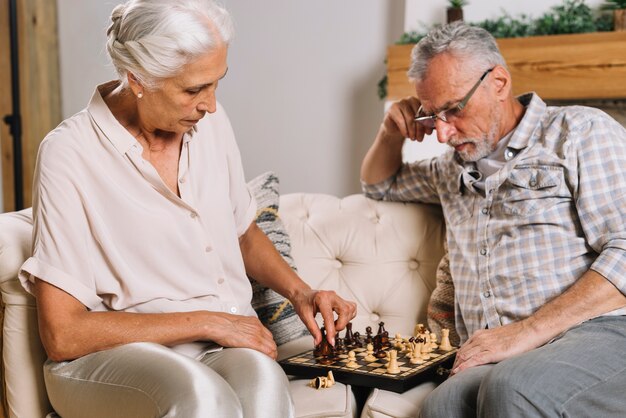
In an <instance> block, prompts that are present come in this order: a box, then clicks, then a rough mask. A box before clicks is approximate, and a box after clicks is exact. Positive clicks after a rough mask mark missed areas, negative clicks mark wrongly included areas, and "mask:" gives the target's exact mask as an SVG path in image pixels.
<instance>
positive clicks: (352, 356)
mask: <svg viewBox="0 0 626 418" xmlns="http://www.w3.org/2000/svg"><path fill="white" fill-rule="evenodd" d="M346 367H349V368H351V369H356V368H358V367H359V363H357V362H356V353H355V352H354V350H351V351H350V352H349V353H348V363H347V364H346Z"/></svg>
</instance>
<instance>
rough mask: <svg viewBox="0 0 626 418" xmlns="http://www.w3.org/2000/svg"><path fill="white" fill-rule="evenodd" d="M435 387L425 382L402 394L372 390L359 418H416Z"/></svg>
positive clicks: (432, 383)
mask: <svg viewBox="0 0 626 418" xmlns="http://www.w3.org/2000/svg"><path fill="white" fill-rule="evenodd" d="M436 386H437V385H436V384H435V383H434V382H425V383H422V384H420V385H417V386H416V387H414V388H412V389H409V390H407V391H406V392H404V393H402V394H400V393H394V392H389V391H386V390H380V389H374V390H373V391H372V393H371V394H370V396H369V397H368V398H367V401H366V402H365V406H364V407H363V411H362V412H361V418H409V417H418V416H419V413H420V410H421V408H422V404H423V403H424V399H425V398H426V396H428V394H429V393H430V392H432V391H433V389H435V387H436Z"/></svg>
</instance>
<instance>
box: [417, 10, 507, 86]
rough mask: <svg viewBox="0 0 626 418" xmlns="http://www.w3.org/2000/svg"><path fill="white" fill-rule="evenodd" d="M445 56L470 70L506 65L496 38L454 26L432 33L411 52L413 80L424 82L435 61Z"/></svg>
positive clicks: (443, 27) (436, 29) (435, 30)
mask: <svg viewBox="0 0 626 418" xmlns="http://www.w3.org/2000/svg"><path fill="white" fill-rule="evenodd" d="M444 52H446V53H449V54H451V55H452V56H454V57H456V58H458V59H461V60H464V61H465V63H466V64H468V66H470V67H481V69H483V71H484V70H486V69H488V68H491V67H494V66H495V65H501V66H503V67H505V68H506V62H505V61H504V58H503V57H502V54H501V53H500V50H499V49H498V44H496V40H495V38H494V37H493V36H492V35H491V34H490V33H489V32H487V31H486V30H484V29H482V28H479V27H476V26H469V25H466V24H464V23H463V22H454V23H451V24H448V25H443V26H438V27H436V28H434V29H432V30H431V31H430V32H428V34H427V35H426V36H425V37H424V38H422V39H421V40H420V41H419V42H418V43H417V45H415V47H413V51H412V52H411V67H410V68H409V71H408V72H407V75H408V76H409V78H411V79H412V80H415V81H420V80H422V79H423V78H424V76H425V74H426V71H427V70H428V65H429V64H430V62H431V60H432V59H433V58H435V57H436V56H437V55H439V54H443V53H444Z"/></svg>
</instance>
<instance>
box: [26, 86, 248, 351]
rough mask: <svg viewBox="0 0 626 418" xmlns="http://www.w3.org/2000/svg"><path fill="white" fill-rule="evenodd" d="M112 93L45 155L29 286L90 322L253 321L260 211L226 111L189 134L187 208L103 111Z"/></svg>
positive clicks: (184, 165) (69, 125)
mask: <svg viewBox="0 0 626 418" xmlns="http://www.w3.org/2000/svg"><path fill="white" fill-rule="evenodd" d="M111 83H115V82H111ZM111 83H107V84H103V85H101V86H98V88H97V89H96V91H95V92H94V95H93V97H92V99H91V101H90V103H89V105H88V107H87V109H85V110H83V111H81V112H79V113H77V114H76V115H74V116H72V117H71V118H69V119H67V120H65V121H64V122H63V123H61V125H59V126H58V127H57V128H56V129H54V130H53V131H52V132H50V134H48V136H47V137H46V138H45V139H44V141H43V142H42V143H41V146H40V149H39V156H38V159H37V167H36V172H35V187H34V196H33V202H34V203H33V213H34V229H33V255H32V257H31V258H29V259H28V260H27V261H26V262H25V263H24V265H23V266H22V269H21V271H20V274H19V278H20V281H21V283H22V285H23V286H24V287H25V289H26V290H27V291H32V289H31V287H32V283H33V280H34V277H38V278H40V279H41V280H44V281H46V282H49V283H51V284H52V285H54V286H56V287H58V288H60V289H62V290H64V291H65V292H67V293H69V294H70V295H72V296H74V297H75V298H76V299H78V300H79V301H80V302H81V303H83V304H84V305H85V306H86V307H87V308H88V309H90V310H93V311H126V312H141V313H153V312H187V311H193V310H208V311H221V312H229V313H233V314H240V315H255V312H254V310H253V309H252V307H251V305H250V299H251V297H252V290H251V286H250V283H249V281H248V278H247V277H246V273H245V269H244V264H243V259H242V256H241V251H240V248H239V241H238V237H239V236H241V235H242V234H243V233H244V232H245V231H246V229H247V228H248V226H249V225H250V224H251V222H252V221H253V219H254V215H255V212H256V203H255V201H254V199H253V198H252V196H251V195H250V192H249V191H248V189H247V187H246V184H245V179H244V174H243V169H242V165H241V159H240V154H239V149H238V148H237V144H236V143H235V137H234V134H233V131H232V128H231V125H230V122H229V120H228V117H227V116H226V113H225V112H224V109H223V108H222V107H221V106H220V105H218V108H217V111H216V112H215V113H214V114H207V115H206V116H205V117H204V118H203V119H202V120H201V121H200V122H198V124H197V126H196V129H195V132H194V131H190V132H189V133H187V134H185V136H184V139H183V146H182V152H181V155H180V161H179V166H178V167H179V170H178V172H179V178H178V181H179V190H180V194H181V197H180V198H179V197H178V196H176V195H175V194H174V193H172V192H171V191H170V190H169V189H168V188H167V186H166V185H165V184H164V183H163V181H162V180H161V178H160V177H159V175H158V173H157V171H156V170H155V169H154V167H153V166H152V165H151V164H150V163H149V162H148V161H146V160H144V159H143V158H142V155H141V154H142V147H141V145H140V144H139V143H138V142H137V141H136V140H135V138H133V137H132V135H131V134H130V133H129V132H128V131H126V129H125V128H124V127H122V126H121V125H120V124H119V123H118V121H117V120H116V119H115V117H114V116H113V114H112V113H111V112H110V111H109V109H108V107H107V105H106V104H105V102H104V101H103V99H102V96H101V91H109V90H110V89H111V87H112V84H111ZM204 346H206V344H192V345H184V346H181V347H179V351H182V352H185V353H186V354H188V355H192V356H195V355H197V354H199V353H200V352H201V351H202V350H203V347H204Z"/></svg>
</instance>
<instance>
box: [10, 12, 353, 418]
mask: <svg viewBox="0 0 626 418" xmlns="http://www.w3.org/2000/svg"><path fill="white" fill-rule="evenodd" d="M111 19H112V21H113V23H112V24H111V26H110V27H109V29H108V32H107V34H108V42H107V50H108V52H109V55H110V57H111V60H112V62H113V64H114V65H115V68H116V69H117V72H118V73H119V80H116V81H111V82H109V83H105V84H103V85H101V86H98V87H97V88H96V90H95V92H94V94H93V97H92V99H91V101H90V103H89V105H88V106H87V108H86V109H85V110H83V111H82V112H79V113H78V114H76V115H74V116H72V117H71V118H69V119H68V120H66V121H64V122H63V123H62V124H61V125H59V127H57V128H56V129H55V130H54V131H52V132H51V133H50V134H49V135H48V136H47V137H46V139H45V140H44V141H43V143H42V145H41V148H40V153H39V159H38V163H37V173H36V187H35V190H36V194H35V196H34V202H35V203H34V213H35V227H34V248H33V256H32V257H31V258H30V259H28V260H27V261H26V263H25V264H24V266H23V267H22V271H21V274H20V278H21V280H22V283H23V285H24V286H25V287H26V288H27V289H28V290H29V291H30V292H32V293H33V294H34V295H35V296H36V298H37V306H38V312H39V327H40V334H41V339H42V342H43V344H44V347H45V349H46V351H47V353H48V356H49V360H48V362H47V363H46V365H45V380H46V387H47V391H48V395H49V398H50V400H51V402H52V405H53V407H54V408H55V410H56V411H57V412H58V413H59V414H60V415H61V416H63V417H64V418H71V417H86V416H89V417H113V416H115V417H122V416H124V417H134V418H136V417H178V418H180V417H208V416H220V417H222V416H223V417H237V416H255V417H262V416H267V417H288V416H291V415H293V403H292V400H291V397H290V395H289V391H288V384H287V379H286V376H285V375H284V373H283V372H282V370H281V368H280V367H279V366H278V365H277V363H276V362H275V361H274V359H275V358H276V344H275V343H274V341H273V339H272V336H271V333H270V332H269V331H268V330H267V329H266V328H264V327H263V325H262V324H261V323H260V321H259V320H258V319H257V317H256V316H255V312H254V311H253V309H252V307H251V305H250V300H251V293H252V292H251V286H250V283H249V280H248V278H247V276H246V274H248V275H250V276H252V277H254V278H255V279H256V280H257V281H258V282H260V283H262V284H264V285H267V286H269V287H271V288H272V289H274V290H276V291H277V292H279V293H280V294H282V295H284V296H285V297H287V298H289V299H290V300H291V302H292V303H293V305H294V307H295V309H296V311H297V312H298V314H299V315H300V317H301V319H302V320H303V321H304V323H305V324H306V325H307V327H308V328H309V330H310V331H311V333H312V334H313V336H314V339H315V343H319V342H320V341H321V333H320V330H319V328H318V327H317V325H316V323H315V320H314V316H315V315H316V314H317V313H318V312H320V313H321V314H322V317H323V319H324V320H325V323H326V325H327V327H328V328H330V332H329V333H328V334H329V336H332V335H334V330H335V329H337V330H340V329H342V328H343V327H344V326H345V324H346V323H347V322H348V321H349V320H350V319H352V318H353V317H354V315H355V305H354V304H353V303H351V302H346V301H344V300H343V299H341V298H339V297H338V296H337V295H335V294H334V293H333V292H324V291H315V290H312V289H311V288H310V287H309V286H308V285H306V284H305V283H304V282H303V281H302V280H301V279H300V278H299V277H298V276H297V275H296V274H295V273H294V272H293V271H292V270H291V269H290V268H289V267H288V266H287V264H286V263H285V262H284V261H283V260H282V258H281V257H280V255H279V254H278V253H277V252H276V250H275V249H274V247H273V246H272V244H271V242H270V241H269V240H268V239H267V237H266V236H265V235H264V234H263V233H262V232H261V231H260V230H259V229H258V228H257V227H256V224H255V223H254V222H253V218H254V214H255V211H256V206H255V201H254V199H253V198H252V197H251V195H250V193H249V191H248V190H247V188H246V185H245V182H244V174H243V170H242V166H241V161H240V156H239V151H238V149H237V145H236V143H235V139H234V136H233V132H232V130H231V126H230V124H229V121H228V118H227V116H226V113H225V112H224V109H223V108H222V107H221V106H220V105H219V104H217V103H216V99H215V91H216V88H217V85H218V83H219V80H220V79H222V78H223V77H224V76H225V75H226V72H227V69H228V67H227V64H226V55H227V50H228V43H229V41H230V39H231V34H232V23H231V20H230V17H229V15H228V14H227V12H226V11H225V10H224V9H222V8H221V7H219V6H217V5H215V4H214V3H213V2H211V1H210V0H184V1H176V2H173V1H170V0H130V1H128V2H127V3H126V4H122V5H119V6H117V7H116V8H115V9H114V10H113V13H112V16H111ZM207 114H208V115H207ZM335 314H337V320H336V321H335V320H334V315H335ZM329 339H330V340H332V337H329ZM331 342H332V341H331Z"/></svg>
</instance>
